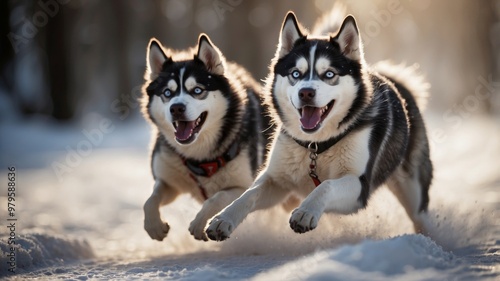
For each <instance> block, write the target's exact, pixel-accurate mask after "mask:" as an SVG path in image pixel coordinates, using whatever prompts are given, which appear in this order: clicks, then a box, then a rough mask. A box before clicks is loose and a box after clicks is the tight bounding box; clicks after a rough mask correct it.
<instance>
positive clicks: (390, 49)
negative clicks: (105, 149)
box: [0, 0, 500, 122]
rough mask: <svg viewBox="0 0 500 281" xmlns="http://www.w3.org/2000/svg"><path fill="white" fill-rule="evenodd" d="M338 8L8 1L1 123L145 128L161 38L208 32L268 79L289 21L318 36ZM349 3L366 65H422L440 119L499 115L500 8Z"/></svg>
mask: <svg viewBox="0 0 500 281" xmlns="http://www.w3.org/2000/svg"><path fill="white" fill-rule="evenodd" d="M334 2H335V1H329V0H315V1H300V0H286V1H268V0H199V1H194V0H147V1H135V0H110V1H98V0H40V1H29V0H9V1H0V34H1V35H2V36H1V37H0V38H1V39H0V118H1V119H2V120H12V119H16V120H26V119H31V118H33V117H36V118H46V119H48V120H58V121H76V122H78V120H81V119H82V118H84V117H85V116H86V115H87V114H89V113H98V114H99V115H102V116H106V117H107V118H113V119H118V118H119V119H121V120H129V119H131V118H127V117H129V116H136V117H138V116H140V114H139V104H138V102H137V99H138V97H139V96H140V95H141V93H140V87H141V85H142V83H143V74H144V70H145V56H146V46H147V44H148V41H149V39H150V38H151V37H156V38H158V39H159V40H161V42H162V43H163V44H164V45H166V46H168V47H171V48H176V49H184V48H187V47H190V46H194V45H195V44H196V40H197V37H198V34H199V33H200V32H205V33H207V34H208V35H209V36H210V37H211V39H212V40H213V42H214V43H215V44H216V45H217V46H218V47H219V48H220V49H221V51H222V52H223V53H224V54H225V56H226V57H227V58H228V59H229V60H233V61H235V62H238V63H240V64H241V65H243V66H244V67H246V68H247V69H249V70H250V71H251V73H252V74H253V75H254V77H255V78H256V79H258V80H260V79H264V78H265V76H266V75H267V71H268V64H269V62H270V60H271V58H272V56H273V54H274V52H275V47H276V44H277V42H278V33H279V30H280V25H281V22H282V20H283V17H284V16H285V14H286V12H287V11H288V10H293V11H295V12H296V14H297V16H298V18H299V20H300V21H301V22H302V23H303V24H304V25H305V26H306V27H309V28H312V27H313V25H314V23H315V21H316V20H317V19H318V18H319V17H320V16H321V15H322V14H323V13H324V12H326V11H328V10H329V9H330V8H331V7H332V5H333V3H334ZM344 3H345V4H346V6H347V9H348V12H349V13H352V14H354V16H355V17H356V18H357V20H358V24H359V28H360V30H361V33H362V36H363V39H364V41H365V45H366V47H365V53H366V56H367V61H368V63H375V62H377V61H379V60H387V59H390V60H392V61H394V62H396V63H400V62H406V63H407V64H410V65H411V64H414V63H418V64H419V65H420V67H421V71H422V72H423V73H424V74H425V75H426V76H427V78H428V80H429V82H430V83H431V85H432V89H431V95H432V97H431V99H430V106H429V107H430V109H431V110H432V111H436V112H439V114H441V113H442V112H448V114H451V115H453V114H456V115H464V114H470V113H474V114H476V113H481V114H486V115H497V113H498V112H500V98H499V88H500V0H479V1H475V0H439V1H431V0H418V1H416V0H413V1H412V0H388V1H384V0H376V1H364V0H363V1H361V0H359V1H358V0H350V1H349V0H346V1H344ZM450 111H451V112H450ZM445 117H446V116H445ZM445 117H444V118H445ZM132 119H135V118H132Z"/></svg>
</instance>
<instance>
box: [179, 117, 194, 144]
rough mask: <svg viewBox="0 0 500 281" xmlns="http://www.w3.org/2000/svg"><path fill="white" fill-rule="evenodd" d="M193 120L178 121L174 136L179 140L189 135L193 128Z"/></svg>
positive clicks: (183, 139)
mask: <svg viewBox="0 0 500 281" xmlns="http://www.w3.org/2000/svg"><path fill="white" fill-rule="evenodd" d="M194 127H195V125H194V121H179V122H178V125H177V130H176V131H175V137H176V138H177V139H179V140H181V141H185V140H187V139H189V138H190V137H191V135H192V134H193V129H194Z"/></svg>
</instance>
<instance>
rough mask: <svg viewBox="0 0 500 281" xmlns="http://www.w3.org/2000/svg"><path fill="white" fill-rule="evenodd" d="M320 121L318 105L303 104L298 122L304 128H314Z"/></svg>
mask: <svg viewBox="0 0 500 281" xmlns="http://www.w3.org/2000/svg"><path fill="white" fill-rule="evenodd" d="M319 121H321V109H320V108H318V107H311V106H304V107H303V108H302V118H300V123H302V127H303V128H304V129H308V130H310V129H314V128H315V127H316V125H318V123H319Z"/></svg>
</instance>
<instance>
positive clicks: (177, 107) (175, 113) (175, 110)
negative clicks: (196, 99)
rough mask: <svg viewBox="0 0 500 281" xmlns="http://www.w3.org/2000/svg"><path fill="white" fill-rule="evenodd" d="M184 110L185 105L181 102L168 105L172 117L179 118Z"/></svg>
mask: <svg viewBox="0 0 500 281" xmlns="http://www.w3.org/2000/svg"><path fill="white" fill-rule="evenodd" d="M184 112H186V106H185V105H184V104H182V103H175V104H172V105H171V106H170V114H172V117H174V118H180V117H182V116H183V115H184Z"/></svg>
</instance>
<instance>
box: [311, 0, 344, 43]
mask: <svg viewBox="0 0 500 281" xmlns="http://www.w3.org/2000/svg"><path fill="white" fill-rule="evenodd" d="M346 11H347V8H346V6H345V4H344V3H342V2H341V1H336V2H335V4H334V5H333V7H332V9H331V10H330V12H328V13H325V14H323V16H322V17H321V18H320V19H319V20H318V21H316V24H315V25H314V28H313V30H312V32H311V34H313V35H318V36H320V35H328V34H330V33H336V32H337V31H338V30H339V28H340V25H341V24H342V21H343V20H344V18H345V16H346Z"/></svg>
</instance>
